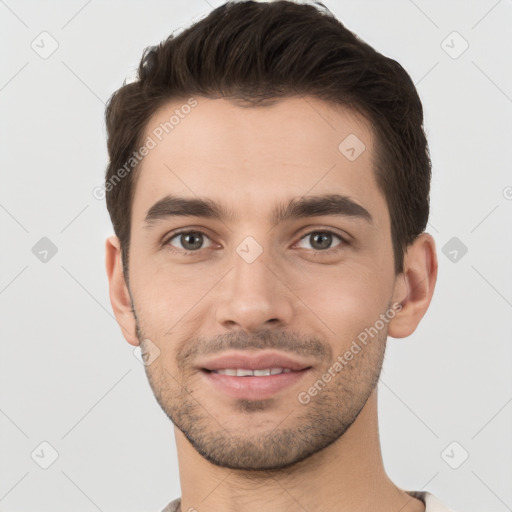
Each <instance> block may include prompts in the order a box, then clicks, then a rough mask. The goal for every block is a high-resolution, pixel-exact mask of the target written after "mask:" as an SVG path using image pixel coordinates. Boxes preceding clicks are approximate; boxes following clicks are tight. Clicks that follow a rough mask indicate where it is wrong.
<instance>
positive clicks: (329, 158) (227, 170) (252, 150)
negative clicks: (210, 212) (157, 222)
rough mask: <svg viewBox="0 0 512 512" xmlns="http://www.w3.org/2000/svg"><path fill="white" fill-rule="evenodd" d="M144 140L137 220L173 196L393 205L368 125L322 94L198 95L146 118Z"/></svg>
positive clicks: (251, 207) (232, 202) (240, 205)
mask: <svg viewBox="0 0 512 512" xmlns="http://www.w3.org/2000/svg"><path fill="white" fill-rule="evenodd" d="M144 143H145V144H146V145H147V146H148V147H149V146H151V149H150V150H149V151H148V153H147V154H146V156H145V157H144V159H143V161H142V162H141V164H140V166H139V169H138V178H137V182H136V188H135V197H134V204H133V211H132V215H133V218H134V220H135V222H137V220H141V219H142V218H143V216H144V215H145V213H146V212H147V210H148V209H149V208H150V207H151V206H152V205H153V204H154V203H155V202H156V201H158V200H159V199H161V198H162V197H164V196H165V195H166V194H173V195H177V196H184V197H205V198H209V199H212V200H214V201H216V202H219V203H223V204H226V205H227V206H228V207H229V208H230V209H233V208H234V209H237V210H240V213H241V214H243V213H244V212H245V213H247V215H249V214H253V213H256V211H257V212H258V214H259V216H261V214H262V213H263V212H264V210H265V209H266V208H267V206H268V209H269V211H270V209H271V207H272V206H273V203H274V200H275V201H277V202H282V201H285V200H289V199H292V198H294V197H302V196H304V195H307V194H311V195H321V194H328V193H334V192H335V193H340V194H343V195H345V196H348V197H351V198H353V199H354V200H355V201H357V202H359V203H360V204H361V203H366V204H367V205H368V204H372V205H373V207H374V208H379V206H380V207H382V206H384V208H386V206H385V200H384V198H383V196H382V195H381V193H380V191H379V189H378V187H377V184H376V182H375V178H374V137H373V134H372V130H371V127H370V125H369V123H368V122H367V121H366V119H365V118H364V117H363V116H361V115H359V114H357V113H356V112H354V111H352V110H348V109H345V108H342V107H340V106H334V105H331V104H328V103H326V102H323V101H321V100H319V99H317V98H313V97H302V98H300V97H289V98H285V99H281V100H278V101H276V102H275V103H273V104H272V105H270V106H257V107H253V106H250V107H248V106H242V105H240V104H235V103H233V102H232V101H229V100H227V99H209V98H204V97H197V96H196V97H194V99H193V101H191V100H190V99H184V100H180V101H172V102H169V103H168V104H166V105H165V106H163V107H162V108H160V109H159V110H158V111H157V112H156V113H155V114H154V115H153V116H152V118H151V119H150V120H149V121H148V123H147V127H146V130H145V135H144ZM377 216H378V215H377Z"/></svg>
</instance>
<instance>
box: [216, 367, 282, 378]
mask: <svg viewBox="0 0 512 512" xmlns="http://www.w3.org/2000/svg"><path fill="white" fill-rule="evenodd" d="M290 372H291V370H290V368H266V369H265V370H248V369H245V368H237V369H234V368H226V369H223V370H214V373H221V374H222V375H231V376H232V377H248V376H254V377H263V376H265V375H279V374H280V373H290Z"/></svg>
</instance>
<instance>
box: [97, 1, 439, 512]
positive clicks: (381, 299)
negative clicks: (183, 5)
mask: <svg viewBox="0 0 512 512" xmlns="http://www.w3.org/2000/svg"><path fill="white" fill-rule="evenodd" d="M106 122H107V129H108V150H109V156H110V163H109V167H108V170H107V175H106V183H105V189H106V192H107V206H108V209H109V213H110V216H111V219H112V222H113V226H114V229H115V233H116V236H112V237H110V238H109V239H108V240H107V243H106V266H107V273H108V278H109V283H110V298H111V302H112V307H113V310H114V312H115V315H116V318H117V320H118V322H119V325H120V327H121V329H122V332H123V335H124V337H125V338H126V340H127V341H128V343H130V344H132V345H134V346H137V345H140V346H141V350H142V355H143V358H144V362H145V368H146V372H147V376H148V379H149V382H150V385H151V387H152V389H153V392H154V394H155V397H156V399H157V401H158V403H159V404H160V406H161V407H162V409H163V410H164V412H165V413H166V414H167V415H168V417H169V418H170V420H171V421H172V422H173V424H174V427H175V429H174V430H175V437H176V443H177V449H178V459H179V471H180V481H181V490H182V496H181V499H177V500H175V501H173V502H172V503H170V504H169V505H168V506H167V507H166V508H165V511H167V512H169V511H179V510H181V511H199V512H214V511H215V512H221V511H222V512H226V511H228V512H231V511H235V510H236V511H244V512H253V511H262V510H264V511H267V510H268V511H273V512H285V511H286V512H288V511H298V510H307V511H311V512H313V511H318V512H320V511H322V512H327V511H347V512H349V511H350V512H362V511H379V512H398V511H401V512H416V511H424V510H426V511H427V512H439V511H446V510H448V509H447V508H446V507H444V506H443V505H442V504H441V503H440V502H439V501H438V500H437V499H436V497H435V496H433V495H432V494H431V493H428V492H419V491H416V492H414V491H405V490H403V489H401V488H399V487H398V486H397V485H395V484H394V483H393V482H392V481H391V480H390V479H389V477H388V476H387V475H386V473H385V470H384V467H383V462H382V457H381V451H380V442H379V432H378V421H377V382H378V379H379V375H380V371H381V367H382V363H383V358H384V353H385V347H386V340H387V336H388V335H390V336H392V337H395V338H402V337H406V336H409V335H410V334H412V333H413V332H414V330H415V329H416V327H417V326H418V323H419V322H420V320H421V318H422V317H423V315H424V314H425V312H426V311H427V309H428V306H429V304H430V301H431V298H432V294H433V291H434V286H435V282H436V275H437V259H436V251H435V243H434V240H433V239H432V237H431V236H430V235H429V234H427V233H425V232H424V230H425V227H426V223H427V220H428V214H429V188H430V175H431V168H430V159H429V154H428V147H427V141H426V138H425V134H424V131H423V113H422V106H421V102H420V100H419V98H418V95H417V92H416V90H415V87H414V85H413V83H412V81H411V79H410V77H409V76H408V75H407V73H406V72H405V71H404V70H403V68H402V67H401V66H400V65H399V64H398V63H396V62H395V61H393V60H391V59H388V58H386V57H384V56H382V55H381V54H379V53H377V52H376V51H375V50H373V49H372V48H371V47H369V46H368V45H367V44H365V43H364V42H362V41H361V40H359V39H358V38H357V37H356V36H354V35H353V34H352V33H351V32H349V31H348V30H347V29H345V28H344V27H343V25H341V23H340V22H339V21H337V20H336V19H335V18H334V17H333V16H332V15H331V14H330V13H329V12H328V10H327V9H326V8H325V7H323V6H322V5H321V4H320V5H307V4H296V3H293V2H290V1H276V2H271V3H261V2H260V3H256V2H250V1H249V2H237V3H233V2H231V3H229V2H228V3H227V4H225V5H222V6H220V7H219V8H217V9H215V10H213V11H212V12H211V13H210V14H209V16H207V17H206V18H204V19H202V20H200V21H199V22H197V23H196V24H194V25H193V26H191V27H190V28H188V29H187V30H185V31H183V32H182V33H181V34H180V35H178V36H177V37H174V36H170V37H169V38H168V39H167V40H166V41H165V42H163V43H162V44H160V45H159V46H158V47H154V48H151V49H150V50H149V51H147V52H146V53H145V55H144V56H143V59H142V61H141V65H140V67H139V76H138V80H136V81H135V82H133V83H130V84H127V85H124V86H123V87H121V88H120V89H119V90H118V91H117V92H116V93H115V94H114V95H113V97H112V98H111V100H110V102H109V105H108V107H107V111H106Z"/></svg>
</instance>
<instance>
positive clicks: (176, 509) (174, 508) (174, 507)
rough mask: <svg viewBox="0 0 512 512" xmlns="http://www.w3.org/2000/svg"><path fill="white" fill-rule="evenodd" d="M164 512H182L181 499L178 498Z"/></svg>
mask: <svg viewBox="0 0 512 512" xmlns="http://www.w3.org/2000/svg"><path fill="white" fill-rule="evenodd" d="M162 512H181V498H176V499H175V500H174V501H171V503H169V505H167V507H165V508H164V509H163V510H162Z"/></svg>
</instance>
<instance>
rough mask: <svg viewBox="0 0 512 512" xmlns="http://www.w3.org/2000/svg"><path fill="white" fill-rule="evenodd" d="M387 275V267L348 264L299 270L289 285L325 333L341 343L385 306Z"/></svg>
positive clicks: (389, 293) (368, 322)
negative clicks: (325, 269)
mask: <svg viewBox="0 0 512 512" xmlns="http://www.w3.org/2000/svg"><path fill="white" fill-rule="evenodd" d="M387 275H390V273H389V270H386V271H384V270H383V269H382V271H381V270H380V268H378V267H375V268H372V267H371V266H366V265H361V264H348V265H343V266H340V267H338V268H335V267H331V269H330V271H329V272H325V271H324V272H321V273H316V274H313V273H309V274H305V273H303V274H302V275H301V276H297V281H296V286H295V287H293V289H294V291H295V292H296V294H297V296H298V297H300V299H301V300H303V302H304V304H305V305H306V306H307V308H308V313H307V314H308V315H309V314H311V315H312V316H313V317H314V322H315V323H318V324H319V326H320V327H321V325H323V326H324V327H325V329H326V334H327V335H328V336H329V337H334V338H335V339H337V340H339V341H340V342H343V344H345V343H347V342H348V343H350V342H351V340H352V339H354V338H355V337H357V335H358V334H359V333H360V332H361V331H363V330H364V329H365V328H367V327H369V326H371V325H373V324H374V322H375V321H376V319H378V318H379V315H380V314H381V313H382V312H384V311H385V310H386V309H387V307H388V304H389V298H390V296H391V292H392V286H391V285H392V281H391V280H390V279H387V277H386V276H387ZM388 281H389V282H388ZM322 330H323V329H322Z"/></svg>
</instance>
